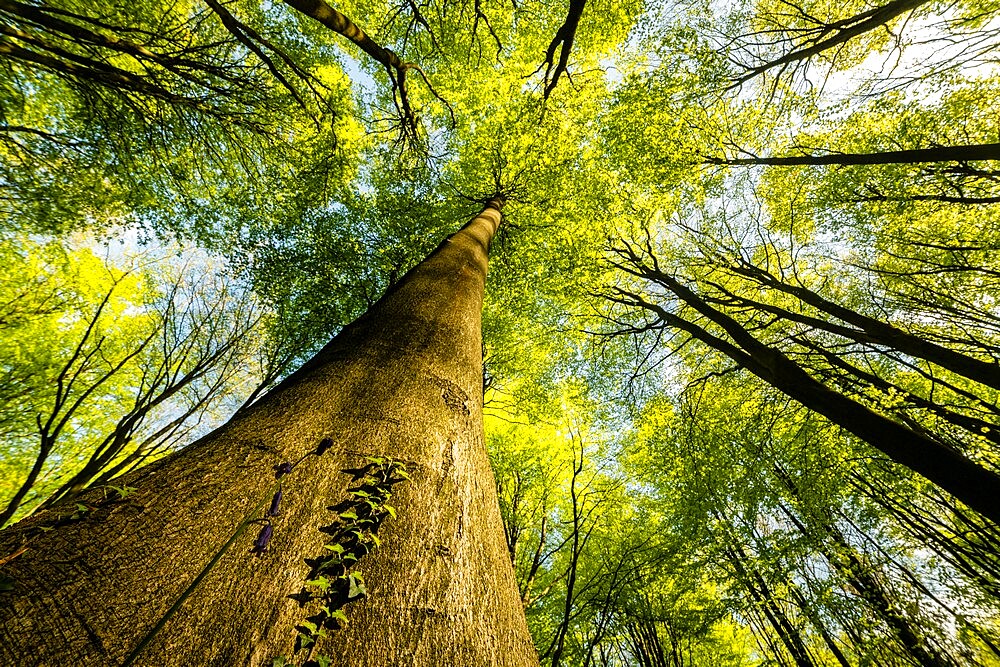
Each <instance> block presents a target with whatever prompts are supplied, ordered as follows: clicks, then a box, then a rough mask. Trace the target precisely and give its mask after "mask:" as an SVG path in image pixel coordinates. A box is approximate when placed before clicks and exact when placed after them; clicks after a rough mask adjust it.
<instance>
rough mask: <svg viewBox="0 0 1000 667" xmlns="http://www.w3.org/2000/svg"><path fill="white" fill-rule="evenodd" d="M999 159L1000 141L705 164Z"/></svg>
mask: <svg viewBox="0 0 1000 667" xmlns="http://www.w3.org/2000/svg"><path fill="white" fill-rule="evenodd" d="M977 160H1000V143H996V144H973V145H969V146H936V147H934V148H913V149H908V150H899V151H881V152H878V153H827V154H824V155H787V156H781V157H747V158H720V157H712V156H706V157H705V162H706V163H707V164H720V165H729V166H740V165H757V166H762V165H773V166H796V165H824V164H836V165H855V164H922V163H924V162H969V161H977Z"/></svg>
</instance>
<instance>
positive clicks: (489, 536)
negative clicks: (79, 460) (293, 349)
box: [0, 197, 538, 667]
mask: <svg viewBox="0 0 1000 667" xmlns="http://www.w3.org/2000/svg"><path fill="white" fill-rule="evenodd" d="M502 204H503V199H502V198H500V197H497V198H494V199H493V200H491V201H490V202H488V203H487V204H486V206H485V208H484V209H483V211H482V212H481V213H480V214H479V215H477V216H476V217H475V218H474V219H473V220H472V221H470V222H469V223H468V224H467V225H465V226H464V227H463V228H462V229H461V230H460V231H459V232H458V233H456V234H454V235H452V236H451V237H449V238H448V239H447V240H446V241H444V242H443V243H442V244H441V245H440V246H439V247H438V248H437V249H436V250H435V251H434V252H433V253H432V254H431V255H430V256H429V257H428V258H427V259H425V260H424V261H423V262H422V263H421V264H419V265H418V266H417V267H415V268H414V269H412V270H411V271H410V272H409V273H408V274H407V275H406V276H405V277H404V278H403V279H402V280H401V281H400V282H399V283H398V284H397V285H396V286H394V287H393V288H392V289H391V290H389V291H388V292H387V293H386V295H385V296H383V297H382V299H381V300H380V301H379V302H378V303H377V304H375V306H373V307H372V308H371V309H370V310H369V311H368V312H367V313H366V314H365V315H363V316H362V317H360V318H359V319H358V320H356V321H355V322H354V323H352V324H351V325H349V326H347V327H345V328H344V330H343V331H341V333H340V334H338V335H337V336H336V337H335V338H334V339H333V340H332V341H330V343H328V344H327V345H326V347H325V348H324V349H323V350H321V351H320V352H319V353H318V354H317V355H316V356H315V357H314V358H313V359H312V360H311V361H309V362H308V363H306V364H305V365H304V366H303V367H302V368H301V369H299V370H298V371H297V372H296V373H294V374H292V375H291V376H290V377H289V378H287V379H286V380H285V381H284V382H282V383H281V384H280V385H279V386H278V387H277V388H276V389H275V390H274V391H273V392H271V393H270V394H269V395H267V396H265V397H264V398H262V399H261V400H260V401H259V402H258V403H257V404H255V405H254V406H252V407H250V408H249V409H248V410H246V411H245V412H243V413H242V414H240V415H238V416H236V417H234V418H233V419H232V420H231V421H230V422H229V423H228V424H226V425H224V426H222V427H221V428H219V429H217V430H216V431H214V432H212V433H211V434H209V435H207V436H205V437H204V438H202V439H201V440H199V441H198V442H196V443H194V444H193V445H191V446H189V447H187V448H185V449H183V450H181V451H179V452H177V453H175V454H172V455H170V456H168V457H166V458H164V459H161V460H160V461H158V462H157V463H154V464H152V465H150V466H147V467H145V468H142V469H140V470H138V471H135V472H133V473H129V474H128V475H126V476H124V477H123V478H121V481H120V485H122V486H130V487H135V490H134V491H133V492H132V493H130V494H129V495H128V496H127V497H125V498H120V497H117V496H115V495H114V494H111V497H110V499H108V498H106V497H105V495H106V494H105V490H102V489H93V490H90V491H88V492H86V493H85V494H83V496H82V497H81V498H80V499H79V502H81V503H83V504H84V505H85V506H87V507H91V508H93V509H91V510H89V511H85V512H83V513H82V514H81V513H77V514H76V516H75V517H74V516H73V515H71V514H70V512H72V511H73V510H72V508H70V509H67V508H66V507H65V506H64V505H57V506H55V507H53V508H51V509H49V510H46V511H43V512H40V513H38V514H36V515H35V516H32V517H30V518H28V519H26V520H24V521H21V522H20V523H18V524H15V525H14V526H12V527H10V528H8V529H7V530H5V531H3V532H2V533H0V563H5V562H6V564H5V565H4V566H3V569H2V571H0V573H2V575H3V576H4V580H5V581H6V582H7V583H8V584H9V585H10V586H12V590H10V591H7V592H2V593H0V663H2V664H18V665H25V666H27V665H54V664H67V665H70V664H71V665H79V666H86V665H116V666H117V665H121V664H122V661H123V660H124V659H125V658H126V656H129V655H130V654H131V653H132V652H134V651H135V650H136V649H137V648H138V647H139V646H140V642H142V640H143V638H149V641H148V643H147V644H146V645H144V646H143V648H142V651H141V652H139V653H138V654H137V655H136V660H135V663H134V664H136V665H157V666H164V667H166V666H171V665H176V666H178V667H180V666H188V665H195V664H197V665H227V666H228V665H233V666H236V665H240V666H243V665H245V666H248V667H251V666H252V667H257V666H259V665H265V666H270V665H271V661H272V659H273V658H274V657H276V656H278V655H292V654H293V652H294V644H295V639H296V635H297V632H296V630H295V626H296V625H297V624H299V623H301V620H302V619H303V618H304V617H306V616H308V615H309V613H311V612H310V610H309V605H306V606H305V607H302V606H300V603H299V602H297V601H296V599H293V597H291V596H299V595H300V594H301V593H302V591H303V590H304V588H303V584H304V580H305V579H306V578H307V577H308V576H309V574H310V566H309V565H308V564H307V563H306V562H305V561H306V560H307V559H313V558H315V557H317V556H321V555H322V554H323V551H322V547H323V544H324V543H326V542H327V541H328V540H329V535H327V534H324V533H323V532H321V530H320V529H321V527H323V526H328V525H330V524H332V523H334V522H335V521H336V520H337V516H338V515H337V511H336V510H331V508H336V507H337V506H338V504H342V503H343V502H344V501H346V500H349V498H350V496H349V494H348V489H350V488H352V486H354V485H355V484H356V481H357V479H358V476H359V474H360V473H359V469H363V468H364V467H365V466H366V465H367V461H366V457H370V456H391V457H393V459H395V460H399V461H403V462H405V463H406V465H407V467H408V469H409V471H410V474H411V476H412V479H411V481H407V482H405V483H402V484H399V485H398V486H397V487H395V488H394V489H393V492H394V496H393V499H392V504H393V505H394V506H395V508H396V512H397V516H396V518H394V519H389V520H387V521H386V523H385V525H384V526H382V528H381V530H380V532H379V536H380V538H381V541H382V544H381V547H379V548H376V549H374V550H372V551H371V553H369V554H368V555H366V556H364V557H363V558H362V559H361V561H360V562H359V563H358V565H357V566H356V568H354V569H355V570H359V571H362V572H363V573H364V575H365V579H366V580H367V588H368V596H367V597H366V598H362V599H361V600H358V601H354V602H350V603H348V604H347V606H345V607H344V611H345V612H346V614H347V616H348V622H347V623H346V625H343V627H340V628H339V629H336V630H332V631H331V636H330V637H329V638H326V639H321V640H320V643H319V646H318V648H317V651H316V652H317V653H322V654H326V655H330V656H333V659H334V660H333V664H335V665H344V666H348V667H383V666H384V665H413V666H423V665H428V666H430V665H434V666H435V667H436V666H437V665H477V666H478V665H503V666H505V667H506V666H510V667H529V666H531V667H537V665H538V659H537V656H536V654H535V649H534V646H533V645H532V643H531V639H530V637H529V635H528V631H527V626H526V623H525V621H524V615H523V611H522V607H521V604H520V600H519V597H518V594H517V590H516V586H515V582H514V574H513V570H512V567H511V564H510V558H509V556H508V553H507V548H506V544H505V540H504V535H503V529H502V524H501V519H500V511H499V506H498V503H497V497H496V492H495V482H494V480H493V474H492V471H491V470H490V467H489V461H488V458H487V456H486V450H485V447H484V438H483V430H482V386H481V383H482V378H481V375H480V374H481V364H482V359H481V354H482V348H481V308H482V297H483V288H484V284H485V278H486V268H487V253H488V248H489V243H490V240H491V238H492V236H493V234H494V233H495V232H496V229H497V227H498V226H499V224H500V221H501V214H500V208H501V207H502ZM324 438H330V439H332V441H333V444H332V446H331V447H330V448H329V450H328V451H326V453H324V454H322V455H314V454H315V452H316V448H317V446H318V444H319V443H320V442H321V441H322V440H323V439H324ZM310 452H312V453H313V454H310ZM295 461H300V462H299V463H298V464H297V465H296V467H295V470H294V471H293V472H292V473H291V474H289V475H286V476H285V477H284V478H283V479H282V484H283V495H284V499H283V502H282V507H281V512H280V514H278V515H277V516H276V517H274V518H272V519H270V521H271V523H272V524H273V538H271V539H270V542H269V544H268V545H267V550H266V551H265V552H264V553H263V554H262V555H261V556H260V557H256V556H253V555H251V543H252V541H253V536H254V534H255V533H256V532H257V530H256V529H253V528H251V529H249V530H245V531H244V534H242V535H241V536H239V538H238V539H236V540H235V542H233V546H232V548H231V549H229V550H228V551H227V552H226V553H224V554H223V555H222V556H221V557H220V558H218V562H217V563H216V564H215V565H214V566H212V567H211V568H208V569H209V570H210V571H208V572H207V574H205V575H204V578H203V579H202V580H201V582H200V584H199V585H198V586H197V588H195V589H194V590H193V592H191V594H190V596H189V597H187V599H186V600H184V602H183V604H181V605H179V606H178V608H177V611H176V613H175V614H173V615H172V616H169V617H167V618H166V621H165V622H164V623H163V627H162V629H161V630H159V631H158V632H156V633H155V634H153V636H151V637H150V634H151V633H150V631H151V629H152V628H154V627H155V626H157V624H159V623H161V621H163V620H164V617H165V614H166V612H167V610H168V609H170V608H171V606H172V605H174V604H175V602H177V601H178V600H179V599H180V598H181V596H182V595H183V594H184V592H185V591H186V590H187V589H188V587H189V586H190V585H191V582H192V581H194V580H195V578H196V577H198V576H199V575H200V574H201V573H202V572H203V571H204V570H206V565H207V564H209V563H210V562H211V561H212V560H213V559H214V558H215V557H216V556H217V555H218V554H219V552H220V549H222V548H223V546H224V545H225V544H226V543H227V541H228V540H229V539H230V538H231V537H232V536H233V535H234V533H235V532H236V531H237V530H238V529H241V527H244V526H245V525H246V523H247V521H253V520H256V519H259V518H261V517H258V516H253V514H254V513H253V512H252V508H254V507H255V506H258V505H259V504H260V501H261V499H262V498H264V497H265V496H267V494H268V493H269V490H270V489H272V488H274V486H275V479H274V477H275V470H276V468H277V467H278V466H279V465H280V464H282V463H284V462H295ZM46 529H50V530H46ZM22 549H23V551H22ZM18 552H20V553H18ZM11 555H16V557H14V558H10V559H8V558H7V557H8V556H11ZM295 658H296V661H295V662H294V663H293V664H301V662H302V661H303V660H304V659H305V653H304V652H302V651H300V652H298V653H297V654H295Z"/></svg>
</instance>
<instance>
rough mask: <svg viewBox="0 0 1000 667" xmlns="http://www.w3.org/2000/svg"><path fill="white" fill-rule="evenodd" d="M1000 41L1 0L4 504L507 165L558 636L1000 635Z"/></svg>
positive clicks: (494, 456) (667, 647)
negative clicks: (999, 65) (999, 63)
mask: <svg viewBox="0 0 1000 667" xmlns="http://www.w3.org/2000/svg"><path fill="white" fill-rule="evenodd" d="M998 48H1000V3H997V2H995V1H992V0H985V1H984V0H978V1H976V2H970V1H966V0H959V1H956V2H952V3H939V2H928V1H927V0H890V1H888V2H882V1H881V0H871V1H869V0H863V1H856V0H852V1H851V2H847V3H824V2H815V1H813V0H780V1H778V0H733V1H732V2H728V3H718V2H702V1H701V0H690V1H683V2H682V1H680V0H678V1H677V2H669V3H666V2H640V1H638V0H629V1H626V2H606V1H603V0H567V1H564V2H562V3H552V2H539V1H538V0H519V1H516V2H515V1H513V0H511V1H509V2H508V1H507V0H458V1H457V2H441V1H439V0H405V1H403V0H400V1H398V2H397V1H394V0H390V1H389V2H388V3H371V2H367V1H364V0H348V1H345V2H341V3H337V4H332V3H330V2H328V1H327V0H285V2H283V3H263V4H260V3H252V2H246V1H245V0H225V1H224V0H184V1H182V2H152V3H132V4H126V3H101V2H93V1H92V0H51V1H50V0H31V1H24V2H22V1H20V0H0V184H2V191H0V238H2V245H0V351H2V354H0V357H2V360H3V361H2V363H0V437H2V439H0V512H2V514H0V526H2V525H10V524H12V523H14V522H16V521H18V520H19V519H22V518H24V517H27V516H31V515H32V514H34V513H37V512H39V511H41V510H46V509H50V508H53V507H66V508H69V509H68V510H67V511H68V512H74V511H75V512H86V511H87V506H86V505H85V504H80V503H79V502H78V499H79V496H80V494H81V493H83V492H84V491H86V490H88V489H90V490H93V489H98V488H102V489H104V490H105V493H106V494H108V493H117V494H119V495H122V496H124V494H127V493H128V490H127V488H123V487H121V486H120V480H119V477H120V476H121V475H123V474H125V473H128V472H129V471H132V470H136V469H138V468H140V467H141V466H144V465H147V464H150V463H153V462H155V461H157V460H159V459H161V458H162V457H163V456H165V455H167V454H169V453H170V452H173V451H176V450H178V449H180V448H182V447H184V446H185V445H187V444H189V443H191V442H192V441H194V440H195V439H196V438H197V437H198V436H199V435H202V434H204V433H206V432H208V431H209V430H211V429H212V428H214V427H215V426H218V425H219V424H222V423H223V422H225V420H226V419H228V418H229V417H230V416H232V415H233V414H236V413H238V412H239V411H241V410H246V409H247V408H248V406H250V405H253V404H254V403H255V401H257V400H259V399H260V398H261V397H262V396H264V395H266V394H267V392H268V391H269V390H270V389H271V388H273V387H274V386H276V385H277V384H278V383H279V382H280V381H281V380H282V379H284V378H286V377H287V376H288V375H289V374H290V373H292V372H293V371H294V370H295V369H296V368H297V367H298V366H300V365H301V364H302V363H303V362H304V361H305V360H307V359H309V358H310V356H311V355H312V354H313V353H315V352H316V351H317V350H319V349H320V348H321V347H322V346H323V345H324V344H325V343H326V342H327V341H328V340H329V339H330V337H331V336H332V335H334V334H335V333H337V332H338V331H340V330H341V329H342V328H343V327H344V326H346V325H347V324H348V323H349V322H351V321H352V320H354V319H355V318H356V317H358V316H359V315H361V314H362V313H363V312H365V311H366V309H367V308H368V307H370V306H371V305H372V304H374V303H375V302H376V301H377V300H378V299H379V298H380V297H381V296H382V295H383V294H385V293H386V292H387V290H390V289H391V288H392V287H393V286H394V285H395V284H396V283H397V281H398V280H399V279H400V278H401V277H402V276H403V275H404V274H405V273H406V272H407V271H408V270H409V269H411V268H412V267H413V266H414V265H416V264H417V263H418V262H419V261H420V260H421V259H422V258H423V257H425V256H426V255H427V254H428V253H430V252H431V251H432V250H433V249H434V248H435V247H436V246H437V245H438V244H439V242H440V241H441V239H442V238H443V237H444V236H445V235H446V234H448V233H450V232H451V231H453V230H454V228H455V226H456V223H457V221H459V220H462V219H466V218H468V217H469V216H470V215H471V214H474V213H475V212H476V211H478V210H479V209H481V208H482V206H483V204H484V203H486V202H488V201H490V200H491V199H493V198H495V197H497V196H501V197H502V198H503V199H505V201H506V204H505V206H504V209H503V216H504V222H503V224H502V226H501V227H500V231H499V232H498V234H497V237H496V238H495V239H494V241H493V243H492V248H491V256H490V273H489V277H488V282H487V286H486V302H485V305H484V321H483V350H484V365H483V392H484V399H485V413H486V435H487V445H488V448H489V452H490V457H491V461H492V464H493V468H494V473H495V475H496V491H497V494H498V497H499V500H500V507H501V513H502V515H503V519H504V529H505V535H504V537H505V539H506V544H507V547H508V550H509V554H510V559H511V563H512V565H513V567H514V570H515V575H516V580H517V586H518V594H519V595H520V598H521V602H522V604H523V606H524V609H525V613H526V616H527V619H528V626H529V629H530V630H531V633H532V637H533V639H534V641H535V645H536V648H537V650H538V654H539V656H540V659H541V661H542V664H545V665H551V666H552V667H558V666H559V665H581V666H584V667H590V666H594V667H597V666H598V665H602V666H605V667H611V666H615V667H618V666H621V667H625V666H630V667H631V666H635V667H666V666H668V665H670V666H672V667H681V666H682V665H733V666H737V665H772V664H773V665H795V666H796V667H807V666H811V665H817V666H818V665H840V666H842V667H848V666H851V665H886V666H890V665H892V666H894V665H942V666H952V665H994V664H1000V622H998V619H1000V309H998V308H1000V303H998V299H1000V115H998V108H1000V107H998V104H997V103H998V102H1000V75H998V73H997V69H996V58H997V53H998V52H1000V51H998V50H997V49H998ZM74 508H75V509H74ZM18 553H19V552H14V553H12V554H7V553H0V601H2V596H3V594H4V593H3V591H4V590H5V587H6V586H8V585H9V584H10V582H8V580H7V579H6V578H5V577H4V575H3V566H4V565H5V564H6V563H8V562H10V561H11V560H12V559H15V558H17V556H18ZM276 664H282V663H276Z"/></svg>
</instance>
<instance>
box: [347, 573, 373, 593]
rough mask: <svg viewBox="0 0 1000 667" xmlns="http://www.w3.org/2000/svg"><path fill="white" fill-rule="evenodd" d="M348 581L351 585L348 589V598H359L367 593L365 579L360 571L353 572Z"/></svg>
mask: <svg viewBox="0 0 1000 667" xmlns="http://www.w3.org/2000/svg"><path fill="white" fill-rule="evenodd" d="M347 582H348V585H349V588H348V591H347V597H348V599H353V598H359V597H361V596H363V595H365V594H367V592H368V591H367V590H366V589H365V580H364V578H363V577H362V576H361V573H360V572H358V573H356V574H352V575H351V576H350V577H348V578H347Z"/></svg>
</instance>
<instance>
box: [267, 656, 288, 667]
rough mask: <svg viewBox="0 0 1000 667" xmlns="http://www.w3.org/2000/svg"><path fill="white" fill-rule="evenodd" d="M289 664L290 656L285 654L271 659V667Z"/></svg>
mask: <svg viewBox="0 0 1000 667" xmlns="http://www.w3.org/2000/svg"><path fill="white" fill-rule="evenodd" d="M287 664H288V658H286V657H285V656H283V655H279V656H278V657H276V658H272V659H271V667H285V665H287Z"/></svg>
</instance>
